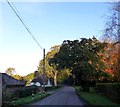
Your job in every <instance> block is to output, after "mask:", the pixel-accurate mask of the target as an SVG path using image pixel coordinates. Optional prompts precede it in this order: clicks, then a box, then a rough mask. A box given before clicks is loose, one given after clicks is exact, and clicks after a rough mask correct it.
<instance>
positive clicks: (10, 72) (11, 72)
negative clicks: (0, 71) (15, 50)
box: [5, 67, 16, 76]
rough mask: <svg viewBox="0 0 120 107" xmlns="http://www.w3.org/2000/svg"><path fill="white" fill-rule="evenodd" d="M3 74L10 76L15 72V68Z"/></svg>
mask: <svg viewBox="0 0 120 107" xmlns="http://www.w3.org/2000/svg"><path fill="white" fill-rule="evenodd" d="M5 72H6V74H8V75H10V76H12V75H13V74H14V73H15V72H16V71H15V68H12V67H9V68H7V70H6V71H5Z"/></svg>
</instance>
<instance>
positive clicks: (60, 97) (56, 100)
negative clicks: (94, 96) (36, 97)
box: [31, 86, 85, 105]
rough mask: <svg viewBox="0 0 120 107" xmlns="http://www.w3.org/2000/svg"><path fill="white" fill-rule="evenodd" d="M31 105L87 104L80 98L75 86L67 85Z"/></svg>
mask: <svg viewBox="0 0 120 107" xmlns="http://www.w3.org/2000/svg"><path fill="white" fill-rule="evenodd" d="M31 105H85V103H84V102H83V101H82V100H80V99H79V98H78V96H77V95H76V93H75V89H74V88H73V87H69V86H66V87H63V88H62V89H60V90H59V91H57V92H55V93H54V94H52V95H50V96H48V97H47V98H44V99H43V100H41V101H37V102H35V103H33V104H31Z"/></svg>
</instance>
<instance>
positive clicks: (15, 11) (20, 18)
mask: <svg viewBox="0 0 120 107" xmlns="http://www.w3.org/2000/svg"><path fill="white" fill-rule="evenodd" d="M6 1H7V3H8V5H9V6H10V7H11V9H12V10H13V12H14V13H15V15H16V16H17V17H18V19H19V20H20V21H21V23H22V24H23V26H24V27H25V29H26V30H27V31H28V33H29V34H30V35H31V37H32V38H33V39H34V41H35V42H36V43H37V45H38V46H39V47H40V48H41V49H43V48H42V46H41V45H40V44H39V42H38V41H37V40H36V38H35V37H34V35H33V34H32V33H31V31H30V30H29V29H28V27H27V26H26V24H25V23H24V20H23V18H22V17H20V15H19V14H18V13H17V12H18V11H17V9H16V8H15V6H14V8H13V6H12V5H11V4H10V2H9V1H8V0H6Z"/></svg>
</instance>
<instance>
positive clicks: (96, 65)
mask: <svg viewBox="0 0 120 107" xmlns="http://www.w3.org/2000/svg"><path fill="white" fill-rule="evenodd" d="M104 46H105V44H104V43H101V42H99V41H98V40H97V39H96V38H95V37H93V38H92V39H86V38H81V40H80V41H79V40H74V41H70V40H66V41H64V42H63V44H62V45H61V47H60V51H59V52H58V53H56V54H55V55H54V57H53V58H51V59H50V60H49V63H51V64H52V65H55V66H56V70H62V69H64V68H67V69H69V70H71V71H72V75H73V78H74V80H75V82H76V83H77V84H79V83H80V82H83V81H93V80H96V79H97V78H98V74H99V73H100V72H102V71H103V70H104V63H103V61H102V60H101V54H102V52H103V49H104Z"/></svg>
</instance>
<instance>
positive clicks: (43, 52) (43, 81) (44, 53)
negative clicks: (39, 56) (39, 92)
mask: <svg viewBox="0 0 120 107" xmlns="http://www.w3.org/2000/svg"><path fill="white" fill-rule="evenodd" d="M43 89H44V91H45V48H44V49H43Z"/></svg>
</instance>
